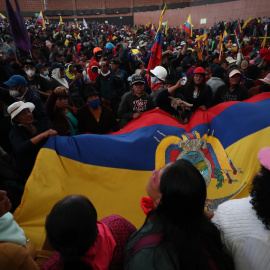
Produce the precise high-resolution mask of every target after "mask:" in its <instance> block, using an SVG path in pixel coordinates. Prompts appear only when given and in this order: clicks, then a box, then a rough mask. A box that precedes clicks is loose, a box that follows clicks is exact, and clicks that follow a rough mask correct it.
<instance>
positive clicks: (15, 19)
mask: <svg viewBox="0 0 270 270" xmlns="http://www.w3.org/2000/svg"><path fill="white" fill-rule="evenodd" d="M14 1H15V4H16V12H15V11H14V9H13V7H12V5H11V4H10V2H9V0H6V8H7V16H8V21H9V27H10V32H11V35H12V37H13V40H14V43H15V44H16V46H18V47H20V48H21V49H23V50H24V51H26V52H29V51H30V38H29V35H28V32H27V30H26V27H25V23H24V19H23V16H22V13H21V9H20V6H19V4H18V2H17V0H14Z"/></svg>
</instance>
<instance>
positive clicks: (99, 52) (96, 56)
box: [90, 47, 103, 63]
mask: <svg viewBox="0 0 270 270" xmlns="http://www.w3.org/2000/svg"><path fill="white" fill-rule="evenodd" d="M93 54H94V56H93V57H92V58H91V59H90V63H91V62H93V61H96V62H99V61H100V59H101V57H102V54H103V52H102V49H101V48H99V47H96V48H94V50H93Z"/></svg>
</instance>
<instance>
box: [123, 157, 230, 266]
mask: <svg viewBox="0 0 270 270" xmlns="http://www.w3.org/2000/svg"><path fill="white" fill-rule="evenodd" d="M146 191H147V193H148V195H149V197H150V198H151V199H152V201H153V203H154V210H152V211H150V212H149V213H148V215H147V219H146V222H145V223H144V225H143V226H142V227H141V228H140V229H139V230H138V231H137V232H136V233H134V234H133V235H132V236H131V237H130V239H129V242H128V245H127V247H126V250H125V269H126V270H128V269H147V270H151V269H185V270H186V269H196V270H197V269H233V263H232V260H231V258H230V257H229V256H228V255H227V254H226V253H225V252H224V250H223V246H222V242H221V238H220V233H219V230H218V229H217V228H216V227H215V225H214V224H212V222H211V221H210V220H209V219H208V218H207V217H206V215H205V214H204V205H205V200H206V184H205V181H204V179H203V177H202V175H201V173H200V172H199V171H198V170H197V169H196V168H195V167H194V166H193V165H192V164H191V163H190V162H189V161H187V160H183V159H181V160H177V161H175V162H172V163H169V164H166V165H165V166H164V167H163V168H161V169H160V170H155V171H154V172H153V175H152V177H151V178H150V180H149V183H148V184H147V186H146Z"/></svg>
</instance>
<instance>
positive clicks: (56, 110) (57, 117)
mask: <svg viewBox="0 0 270 270" xmlns="http://www.w3.org/2000/svg"><path fill="white" fill-rule="evenodd" d="M45 106H46V112H47V114H48V117H49V119H50V124H51V127H52V128H53V129H54V130H56V131H57V133H58V135H60V136H74V135H77V134H78V120H77V117H76V116H75V112H74V111H73V109H72V108H71V107H70V106H69V105H68V91H67V89H66V88H65V87H63V86H59V87H57V88H56V89H55V90H54V91H53V92H52V93H51V94H50V96H49V97H48V99H47V102H46V105H45Z"/></svg>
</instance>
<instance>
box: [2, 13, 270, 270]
mask: <svg viewBox="0 0 270 270" xmlns="http://www.w3.org/2000/svg"><path fill="white" fill-rule="evenodd" d="M269 23H270V18H267V17H263V18H257V19H255V21H254V23H253V24H251V25H249V26H247V27H246V28H244V29H243V33H242V37H241V36H240V37H236V36H235V35H234V29H235V27H236V26H237V24H238V21H237V20H235V21H231V22H228V23H225V22H219V23H218V24H215V25H214V26H213V27H212V28H210V29H206V28H201V29H196V30H193V37H190V35H189V34H187V33H186V32H185V31H183V30H182V29H181V28H179V27H168V28H167V29H166V32H167V33H166V34H165V28H164V29H163V30H162V31H163V32H162V55H161V56H160V57H161V63H160V65H153V63H154V61H153V58H154V57H155V52H153V50H152V51H151V49H152V47H153V46H154V42H155V36H154V35H152V33H151V31H150V29H149V26H135V27H129V26H123V25H122V26H119V27H118V26H113V25H108V24H99V23H97V22H91V23H88V25H87V27H83V25H84V24H78V23H76V24H74V23H73V22H70V23H66V24H60V25H58V24H54V23H51V24H48V25H47V27H46V28H42V27H41V26H39V25H38V24H37V23H35V24H34V23H33V22H31V21H27V22H26V27H27V31H28V34H29V37H30V41H31V48H30V51H29V52H25V51H23V50H22V49H20V48H19V47H17V46H16V44H15V43H14V42H13V37H12V35H11V32H10V30H9V27H8V23H7V22H1V23H0V126H1V130H0V178H1V180H0V262H1V264H0V269H39V268H41V269H268V268H269V267H270V259H269V258H270V256H268V255H269V254H270V249H269V248H270V246H269V245H270V243H269V240H268V239H269V236H270V234H269V228H270V225H269V224H270V215H269V209H270V205H269V203H270V201H269V199H268V197H269V196H268V194H269V192H270V190H269V184H268V182H267V181H270V173H269V170H270V150H269V148H263V149H262V150H261V151H260V152H259V154H258V158H259V161H260V163H261V165H262V170H261V171H260V172H258V173H257V175H256V176H255V177H254V180H253V184H252V189H251V198H250V197H249V198H244V199H241V200H232V201H230V202H227V203H224V204H222V205H220V207H219V208H218V210H217V211H216V212H215V213H214V217H213V213H209V212H206V211H204V206H205V200H206V185H205V181H204V179H203V177H202V175H201V174H200V173H199V171H198V170H197V169H196V168H195V167H194V166H193V165H192V164H191V163H189V162H188V161H186V160H178V161H176V162H173V163H169V164H166V165H165V166H164V167H163V168H160V169H159V170H155V171H154V172H153V175H152V177H151V178H150V180H149V183H148V184H147V187H146V190H147V193H148V195H149V198H148V200H147V202H145V203H147V205H148V211H147V213H146V215H147V218H146V221H145V223H144V224H143V226H142V227H141V228H140V229H139V230H138V231H136V229H135V227H134V226H133V225H132V224H131V223H130V222H129V221H127V220H125V219H124V218H122V217H120V216H117V215H113V216H109V217H107V218H105V219H102V220H100V221H97V213H96V210H95V208H94V206H93V205H92V203H91V202H90V201H89V200H88V199H87V198H86V197H83V196H80V195H72V196H68V197H66V198H63V199H62V200H61V201H60V202H58V203H57V204H56V205H55V206H54V208H53V209H52V211H51V213H50V214H49V215H48V217H47V220H46V225H45V227H46V232H47V237H46V240H45V242H44V246H43V248H42V250H41V251H39V252H36V251H35V248H34V246H32V245H31V243H27V241H26V237H25V235H24V232H23V230H22V229H21V228H20V227H19V226H18V224H17V223H16V222H15V221H14V220H13V216H12V214H11V213H12V211H13V210H14V208H15V207H16V206H17V205H18V203H19V201H20V196H21V195H22V193H23V190H24V186H25V183H26V181H27V179H28V177H29V175H30V173H31V171H32V169H33V166H34V163H35V159H36V156H37V154H38V152H39V150H40V149H41V148H42V147H43V146H44V144H45V143H46V141H47V139H48V138H49V137H51V136H57V135H58V136H76V135H78V134H86V133H88V134H109V133H110V132H114V131H118V130H119V129H121V128H123V127H124V126H125V125H127V124H128V123H129V122H130V121H132V120H133V121H136V119H138V118H139V117H140V116H141V114H142V113H144V112H146V111H149V110H152V109H154V108H156V107H158V108H160V109H161V110H163V111H165V112H167V113H168V114H170V115H171V116H173V117H175V119H177V120H178V121H179V123H182V124H187V123H188V122H189V120H190V118H191V117H193V116H194V115H193V114H194V112H195V111H196V110H202V111H206V110H207V109H208V108H210V107H212V106H215V105H217V104H220V103H223V102H227V101H243V100H246V99H248V98H249V97H252V96H254V95H257V94H259V93H262V92H270V44H269V42H268V43H267V40H266V42H265V44H264V45H262V43H263V37H264V36H267V34H268V33H267V31H269V28H268V27H267V26H268V24H269ZM241 24H242V26H243V24H244V22H241ZM224 30H226V31H227V33H228V34H229V37H228V38H226V39H224V40H223V44H222V47H223V49H222V50H220V47H221V46H220V43H221V42H220V36H221V35H223V33H224ZM202 35H205V37H206V38H204V40H203V43H201V41H202V39H200V37H201V36H202ZM205 40H207V42H205ZM201 46H203V48H202V49H201ZM262 46H263V47H264V48H262ZM268 48H269V49H268ZM194 117H195V116H194ZM179 179H181V181H179ZM7 192H8V196H9V197H10V200H11V201H12V204H13V208H12V205H11V203H10V200H9V199H8V197H7ZM143 203H144V201H142V202H141V204H143ZM149 205H151V207H150V209H149ZM236 206H237V207H236ZM244 221H247V223H248V224H250V227H249V226H247V224H246V223H245V226H244V224H243V223H244ZM232 224H233V225H232ZM217 225H218V226H217ZM255 226H256V237H254V236H253V234H252V230H253V228H255ZM243 227H245V229H243ZM128 239H129V240H128ZM124 249H125V251H124ZM101 250H102V252H100V251H101ZM255 251H256V252H255ZM15 254H19V255H18V256H17V255H16V256H15ZM250 254H253V255H252V256H250ZM195 258H196V259H195ZM258 258H260V259H258ZM2 262H3V263H2Z"/></svg>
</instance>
